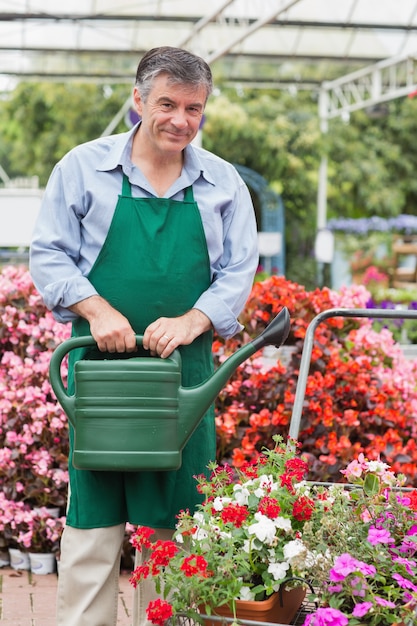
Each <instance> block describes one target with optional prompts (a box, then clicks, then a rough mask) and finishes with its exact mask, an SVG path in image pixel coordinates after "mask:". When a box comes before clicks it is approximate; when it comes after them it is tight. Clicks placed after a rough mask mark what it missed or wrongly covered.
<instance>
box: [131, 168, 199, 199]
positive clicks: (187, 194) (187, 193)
mask: <svg viewBox="0 0 417 626" xmlns="http://www.w3.org/2000/svg"><path fill="white" fill-rule="evenodd" d="M122 196H127V197H129V198H131V197H132V187H131V186H130V181H129V179H128V177H127V176H126V174H123V184H122ZM184 202H194V194H193V186H192V185H190V186H189V187H187V188H186V189H185V191H184Z"/></svg>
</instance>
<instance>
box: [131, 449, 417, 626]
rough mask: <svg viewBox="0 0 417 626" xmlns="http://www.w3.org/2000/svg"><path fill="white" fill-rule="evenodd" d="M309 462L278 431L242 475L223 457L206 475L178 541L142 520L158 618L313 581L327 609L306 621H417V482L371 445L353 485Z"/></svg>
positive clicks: (139, 573) (201, 612) (195, 613)
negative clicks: (377, 456) (415, 485)
mask: <svg viewBox="0 0 417 626" xmlns="http://www.w3.org/2000/svg"><path fill="white" fill-rule="evenodd" d="M306 469H307V465H306V463H305V462H304V461H303V460H302V458H300V456H299V455H298V454H297V453H296V446H295V442H293V441H291V440H289V441H288V442H287V445H284V443H283V442H282V439H281V438H280V437H276V438H275V448H274V449H273V450H270V451H268V450H266V451H265V452H264V454H262V455H261V456H260V457H259V459H258V462H257V463H254V464H247V465H246V466H245V467H244V468H241V469H240V471H238V472H237V474H235V473H234V472H232V471H231V469H230V468H229V467H227V466H226V467H224V468H220V467H218V466H216V465H213V467H212V475H211V477H210V479H209V480H207V479H205V478H202V477H198V486H199V490H200V491H201V492H202V493H203V494H204V495H205V501H204V502H203V503H202V504H201V505H199V506H198V507H197V510H196V512H195V513H194V515H191V514H190V513H189V512H187V511H185V512H184V511H183V512H181V513H180V515H179V518H178V524H177V529H176V532H175V535H174V539H175V541H168V542H164V541H157V542H153V541H152V533H153V530H152V529H149V528H146V527H139V528H138V530H137V532H136V534H135V535H134V537H133V543H134V545H135V546H136V548H137V549H139V550H141V549H142V548H147V549H148V550H149V551H150V552H149V554H150V556H149V559H147V560H145V561H144V562H143V563H142V565H140V566H139V567H138V568H136V569H135V570H134V572H133V574H132V577H131V582H132V584H133V585H137V584H138V583H139V582H140V581H141V580H143V579H146V578H149V577H151V578H152V579H153V580H154V582H155V583H156V588H157V590H158V591H159V592H160V591H161V590H162V591H163V596H164V599H161V600H157V601H154V602H151V603H150V604H149V607H148V618H149V620H150V621H151V622H153V623H155V624H163V623H164V621H165V620H167V619H169V618H170V617H171V616H175V615H178V614H182V615H185V616H187V617H190V618H192V619H195V620H198V621H200V622H201V621H203V618H204V619H206V616H207V615H208V616H209V615H211V614H213V613H214V614H216V613H218V614H223V612H222V611H221V610H219V609H218V607H220V608H221V607H222V605H223V606H224V605H228V606H229V607H230V609H231V611H230V614H231V616H232V617H233V620H234V622H235V621H236V619H239V617H240V618H241V619H242V616H240V615H239V612H238V607H239V603H244V602H245V601H253V600H254V601H255V604H256V603H257V602H258V603H259V604H260V605H262V604H263V603H264V602H265V598H267V599H268V598H269V599H271V598H272V597H273V596H274V595H275V597H277V595H279V593H278V594H277V592H279V590H282V589H283V588H285V587H286V586H288V587H289V588H291V587H295V589H294V591H300V587H299V588H298V589H297V585H305V586H308V587H310V589H314V593H312V594H311V596H310V599H311V600H314V601H315V603H316V607H317V608H316V610H315V611H314V612H313V613H310V614H309V615H308V616H307V617H306V619H305V626H324V625H330V624H332V625H333V626H359V625H360V624H361V625H367V626H386V625H388V624H397V625H400V624H401V625H402V626H411V625H412V624H415V623H416V617H417V612H416V611H417V582H416V581H417V490H412V489H406V488H404V483H405V477H403V476H398V477H397V476H396V475H395V474H394V473H393V472H392V471H391V469H390V467H389V466H388V465H387V464H385V463H383V462H382V461H380V460H375V461H369V460H367V459H366V458H365V457H364V455H363V454H360V455H359V456H358V459H357V460H354V461H352V462H351V463H349V465H348V466H347V469H346V470H342V474H343V475H344V479H343V480H344V481H347V482H345V483H334V484H329V483H318V482H312V483H311V482H310V483H308V482H306V481H304V480H303V477H304V475H305V472H306ZM302 598H303V595H302V594H301V596H300V595H299V596H298V598H297V599H298V603H299V604H301V602H302ZM244 617H245V619H246V618H247V616H246V615H245V616H244ZM251 619H255V620H256V618H251ZM291 619H292V618H289V619H288V621H285V620H282V619H281V618H280V616H279V615H278V616H276V618H275V619H270V618H265V617H264V618H263V619H261V620H256V621H275V622H280V623H289V622H290V621H291Z"/></svg>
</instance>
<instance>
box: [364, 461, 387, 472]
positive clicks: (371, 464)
mask: <svg viewBox="0 0 417 626" xmlns="http://www.w3.org/2000/svg"><path fill="white" fill-rule="evenodd" d="M367 465H368V471H369V472H374V473H375V474H383V473H384V472H385V471H386V470H388V469H390V466H389V465H387V464H386V463H383V462H382V461H380V460H378V461H368V463H367Z"/></svg>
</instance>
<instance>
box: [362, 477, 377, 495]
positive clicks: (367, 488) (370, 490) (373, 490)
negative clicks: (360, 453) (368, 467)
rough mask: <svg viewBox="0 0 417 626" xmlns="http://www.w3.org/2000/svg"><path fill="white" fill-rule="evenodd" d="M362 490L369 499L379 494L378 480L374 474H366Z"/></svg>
mask: <svg viewBox="0 0 417 626" xmlns="http://www.w3.org/2000/svg"><path fill="white" fill-rule="evenodd" d="M363 490H364V492H365V494H366V495H367V496H369V497H372V496H375V495H376V494H377V493H378V492H379V480H378V477H377V476H376V474H367V475H366V476H365V480H364V482H363Z"/></svg>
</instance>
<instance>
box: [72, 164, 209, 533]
mask: <svg viewBox="0 0 417 626" xmlns="http://www.w3.org/2000/svg"><path fill="white" fill-rule="evenodd" d="M89 280H90V281H91V283H92V284H93V285H94V287H95V288H96V290H97V292H98V293H99V294H100V295H101V296H102V297H103V298H105V299H106V300H107V301H108V302H110V304H112V305H113V306H114V307H115V308H116V309H117V310H118V311H120V312H121V313H123V314H124V315H125V316H126V317H127V318H128V320H129V322H130V323H131V325H132V327H133V329H134V331H135V332H136V333H137V334H143V332H144V331H145V328H146V327H147V326H148V325H149V324H150V323H151V322H153V321H154V320H155V319H157V318H158V317H160V316H165V317H174V316H178V315H182V314H183V313H185V312H186V311H188V310H189V309H190V308H192V307H193V305H194V304H195V302H196V300H197V299H198V297H199V296H200V295H201V294H202V293H203V292H204V291H205V290H206V289H207V288H208V286H209V284H210V265H209V257H208V250H207V243H206V238H205V234H204V229H203V224H202V221H201V216H200V212H199V210H198V206H197V204H196V202H195V201H194V196H193V191H192V187H189V188H187V189H186V190H185V195H184V200H183V201H182V202H180V201H176V200H171V199H167V198H133V197H132V193H131V188H130V183H129V180H128V179H127V177H126V176H123V188H122V195H121V196H119V199H118V202H117V205H116V209H115V213H114V216H113V220H112V222H111V225H110V229H109V232H108V234H107V238H106V240H105V242H104V244H103V247H102V249H101V251H100V253H99V255H98V258H97V260H96V262H95V264H94V266H93V267H92V269H91V271H90V273H89ZM86 334H90V329H89V324H88V322H87V321H86V320H84V319H82V318H79V319H77V320H76V321H75V322H74V323H73V335H74V336H80V335H86ZM211 348H212V332H211V331H210V332H206V333H204V334H203V335H201V336H200V337H198V338H197V339H196V340H195V341H194V342H193V343H192V344H191V345H189V346H181V347H180V352H181V356H182V364H183V365H182V384H183V386H184V387H191V386H193V385H196V384H199V383H200V382H202V381H204V380H206V379H207V378H208V377H209V376H210V375H211V374H212V372H213V360H212V349H211ZM88 356H89V358H97V357H98V358H115V355H110V354H106V353H98V351H97V353H96V355H92V354H90V355H88ZM79 358H81V354H80V352H79V351H76V350H74V351H72V352H71V353H70V360H69V375H68V377H69V381H68V387H69V390H72V389H73V366H74V362H75V361H76V360H77V359H79ZM70 431H72V428H71V429H70ZM70 438H71V448H72V439H73V432H70ZM215 443H216V440H215V423H214V409H213V407H212V408H211V409H210V410H209V411H208V412H207V413H206V415H205V416H204V418H203V420H202V421H201V422H200V423H199V425H198V427H197V429H196V431H195V432H194V434H193V435H192V437H191V439H190V440H189V442H188V443H187V445H186V446H185V448H184V450H183V454H182V466H181V468H180V469H179V470H176V471H160V472H158V471H149V472H146V471H141V472H107V471H97V472H94V471H90V470H77V469H75V468H74V467H73V465H72V452H71V451H70V458H69V473H70V485H71V490H70V501H69V508H68V512H67V523H68V525H69V526H74V527H76V528H97V527H103V526H113V525H116V524H121V523H123V522H126V521H128V522H131V523H132V524H141V525H145V526H150V527H153V528H174V527H175V523H176V516H177V515H178V513H179V511H181V510H185V509H187V508H188V509H190V510H191V511H193V510H194V508H195V505H196V504H197V503H198V502H200V501H201V496H200V495H199V494H198V493H197V489H196V484H197V483H196V481H195V478H194V476H195V475H197V474H202V473H206V474H207V471H208V470H207V464H208V463H209V461H210V460H213V459H214V457H215Z"/></svg>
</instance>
